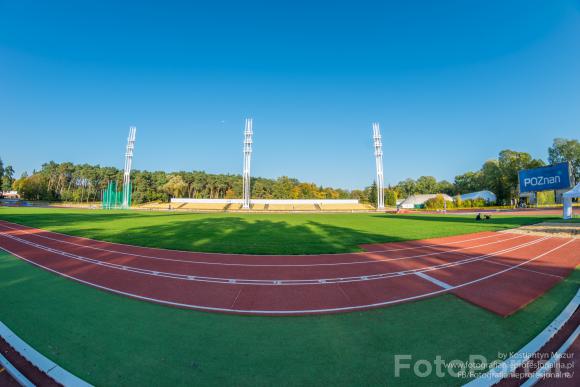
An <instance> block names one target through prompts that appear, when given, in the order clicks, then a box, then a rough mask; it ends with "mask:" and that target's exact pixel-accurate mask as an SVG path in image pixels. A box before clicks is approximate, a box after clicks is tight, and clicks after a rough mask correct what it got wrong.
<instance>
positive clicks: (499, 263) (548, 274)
mask: <svg viewBox="0 0 580 387" xmlns="http://www.w3.org/2000/svg"><path fill="white" fill-rule="evenodd" d="M486 262H487V263H491V264H493V265H499V266H505V267H509V266H510V265H508V264H505V263H501V262H493V261H486ZM518 270H522V271H527V272H529V273H535V274H541V275H547V276H548V277H556V278H558V279H563V278H564V277H562V276H561V275H556V274H552V273H544V272H542V271H537V270H532V269H524V268H523V267H520V268H519V269H518Z"/></svg>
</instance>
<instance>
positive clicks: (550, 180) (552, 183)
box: [518, 163, 572, 192]
mask: <svg viewBox="0 0 580 387" xmlns="http://www.w3.org/2000/svg"><path fill="white" fill-rule="evenodd" d="M518 175H519V179H520V192H535V191H547V190H554V189H565V188H570V187H571V186H572V184H571V183H570V165H569V164H568V163H560V164H554V165H549V166H547V167H540V168H534V169H524V170H521V171H519V173H518Z"/></svg>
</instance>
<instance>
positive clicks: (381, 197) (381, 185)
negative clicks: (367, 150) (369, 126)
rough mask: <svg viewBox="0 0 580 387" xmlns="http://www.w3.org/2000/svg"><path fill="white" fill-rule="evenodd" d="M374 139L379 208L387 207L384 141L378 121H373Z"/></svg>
mask: <svg viewBox="0 0 580 387" xmlns="http://www.w3.org/2000/svg"><path fill="white" fill-rule="evenodd" d="M373 140H374V143H375V163H376V169H377V210H382V209H384V208H385V182H384V177H383V143H382V141H381V129H380V127H379V123H378V122H373Z"/></svg>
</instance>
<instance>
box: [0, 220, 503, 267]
mask: <svg viewBox="0 0 580 387" xmlns="http://www.w3.org/2000/svg"><path fill="white" fill-rule="evenodd" d="M4 223H8V224H12V225H15V226H19V227H22V228H27V229H30V230H42V229H38V228H35V227H31V226H27V225H24V224H19V223H14V222H9V221H7V220H0V225H2V226H3V227H7V228H11V229H13V230H20V231H24V230H22V228H20V229H19V228H15V227H10V226H7V225H5V224H4ZM42 231H44V232H46V233H49V234H56V235H62V236H65V237H68V238H79V239H84V240H87V241H90V242H94V241H95V240H94V239H90V238H85V237H82V236H76V235H70V234H64V233H61V232H58V231H48V230H42ZM503 231H508V230H501V231H494V232H493V234H492V235H485V236H481V237H476V238H471V239H464V240H459V241H454V242H448V243H446V245H454V244H457V243H463V242H470V241H474V240H479V239H486V238H493V237H494V236H496V235H495V233H497V232H503ZM489 232H491V231H489ZM468 235H469V234H468ZM39 237H42V238H47V239H54V240H58V241H62V240H60V239H55V238H50V237H47V236H42V235H39ZM448 237H451V236H447V237H443V238H448ZM64 242H65V243H70V244H74V245H78V246H85V245H81V244H77V243H74V242H70V241H64ZM408 242H413V241H408ZM106 243H108V244H110V245H119V246H127V247H130V248H139V247H141V248H146V249H148V250H159V251H168V249H166V248H159V247H149V246H147V247H143V246H136V245H129V244H126V243H119V242H106ZM384 243H399V242H384ZM384 243H375V244H384ZM403 243H407V242H403ZM438 246H440V245H437V244H432V245H422V246H418V247H415V246H411V247H401V248H395V249H386V250H375V251H355V252H349V253H346V252H344V253H325V254H292V255H288V256H292V257H312V256H316V255H328V256H332V255H343V254H349V255H365V254H368V253H386V252H394V251H405V250H416V249H420V248H425V247H438ZM85 247H89V248H93V249H95V250H102V251H108V252H119V251H117V250H107V249H102V248H99V247H91V246H85ZM169 251H176V252H179V253H195V252H193V251H191V250H174V249H171V250H169ZM199 254H205V255H218V256H219V255H226V256H232V255H234V256H235V255H239V256H244V255H248V254H235V253H216V252H203V253H199ZM134 255H135V256H140V255H139V254H134ZM251 255H252V256H256V257H280V255H279V254H251ZM147 257H149V256H143V258H147ZM208 264H212V262H208Z"/></svg>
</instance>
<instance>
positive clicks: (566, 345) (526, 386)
mask: <svg viewBox="0 0 580 387" xmlns="http://www.w3.org/2000/svg"><path fill="white" fill-rule="evenodd" d="M579 335H580V326H579V327H576V329H575V330H574V332H572V334H571V335H570V337H568V339H567V340H566V341H565V342H564V344H562V346H561V347H560V348H559V349H558V350H557V351H556V353H554V355H553V356H552V357H551V358H550V360H548V361H547V362H545V363H544V365H543V366H542V368H540V369H539V370H538V371H537V372H536V373H535V374H533V375H532V376H531V377H530V378H529V379H528V380H527V381H526V382H525V383H524V384H522V387H531V386H533V385H535V384H536V383H537V382H539V381H540V380H541V379H543V378H544V376H546V374H547V373H548V372H550V370H551V369H552V368H554V366H555V365H556V364H557V363H558V362H559V361H560V359H561V358H562V356H564V354H565V353H566V351H568V348H570V347H571V346H572V344H573V343H574V341H576V339H577V338H578V336H579Z"/></svg>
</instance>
